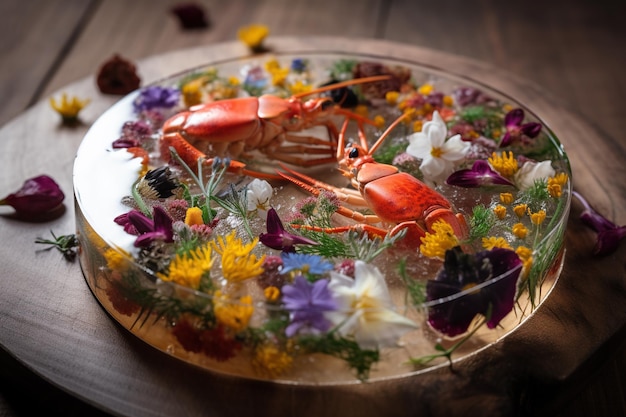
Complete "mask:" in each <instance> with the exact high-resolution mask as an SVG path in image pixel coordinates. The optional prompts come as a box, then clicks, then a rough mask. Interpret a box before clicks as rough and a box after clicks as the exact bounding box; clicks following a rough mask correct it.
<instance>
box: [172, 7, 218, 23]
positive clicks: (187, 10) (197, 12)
mask: <svg viewBox="0 0 626 417" xmlns="http://www.w3.org/2000/svg"><path fill="white" fill-rule="evenodd" d="M171 12H172V13H173V14H174V15H175V16H176V17H178V21H179V23H180V27H181V28H182V29H204V28H207V27H209V22H208V19H207V13H206V11H205V9H204V8H203V7H202V6H200V5H199V4H196V3H181V4H178V5H176V6H174V7H172V9H171Z"/></svg>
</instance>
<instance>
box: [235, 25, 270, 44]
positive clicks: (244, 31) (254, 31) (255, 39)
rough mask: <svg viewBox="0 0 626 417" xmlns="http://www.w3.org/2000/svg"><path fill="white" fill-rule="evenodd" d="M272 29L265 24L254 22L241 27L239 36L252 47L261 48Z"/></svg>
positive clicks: (238, 32)
mask: <svg viewBox="0 0 626 417" xmlns="http://www.w3.org/2000/svg"><path fill="white" fill-rule="evenodd" d="M269 33H270V30H269V28H268V27H267V26H265V25H258V24H253V25H249V26H244V27H241V28H239V30H238V31H237V37H238V38H239V40H240V41H242V42H243V43H244V44H246V46H248V47H249V48H251V49H260V48H261V46H262V45H263V41H264V40H265V38H266V37H267V35H269Z"/></svg>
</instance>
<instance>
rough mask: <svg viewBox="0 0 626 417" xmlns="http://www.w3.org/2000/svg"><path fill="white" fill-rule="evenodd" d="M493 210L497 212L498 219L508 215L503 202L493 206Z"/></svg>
mask: <svg viewBox="0 0 626 417" xmlns="http://www.w3.org/2000/svg"><path fill="white" fill-rule="evenodd" d="M493 212H494V213H495V215H496V217H497V218H498V219H500V220H502V219H504V217H505V216H506V207H504V206H503V205H501V204H498V205H497V206H495V207H494V208H493Z"/></svg>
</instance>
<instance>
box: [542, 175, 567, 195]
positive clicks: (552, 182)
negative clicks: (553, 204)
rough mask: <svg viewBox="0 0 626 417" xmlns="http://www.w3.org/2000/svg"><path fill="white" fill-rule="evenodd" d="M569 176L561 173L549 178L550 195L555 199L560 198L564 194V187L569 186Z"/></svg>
mask: <svg viewBox="0 0 626 417" xmlns="http://www.w3.org/2000/svg"><path fill="white" fill-rule="evenodd" d="M567 180H568V176H567V174H566V173H564V172H561V173H560V174H557V175H555V176H554V177H551V178H548V185H547V189H548V193H549V194H550V195H551V196H552V197H554V198H559V197H561V195H562V194H563V186H564V185H565V184H567Z"/></svg>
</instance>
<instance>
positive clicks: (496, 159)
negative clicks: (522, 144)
mask: <svg viewBox="0 0 626 417" xmlns="http://www.w3.org/2000/svg"><path fill="white" fill-rule="evenodd" d="M488 161H489V163H490V164H491V166H492V167H493V169H495V170H496V171H498V172H499V173H500V175H502V176H504V177H507V178H511V177H513V175H514V174H515V173H516V172H517V170H518V169H519V166H518V165H517V160H516V159H515V156H514V155H513V152H509V153H508V154H507V153H506V152H502V153H501V154H497V153H496V152H494V153H492V154H491V157H490V158H489V159H488Z"/></svg>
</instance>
